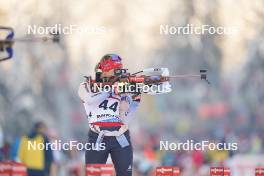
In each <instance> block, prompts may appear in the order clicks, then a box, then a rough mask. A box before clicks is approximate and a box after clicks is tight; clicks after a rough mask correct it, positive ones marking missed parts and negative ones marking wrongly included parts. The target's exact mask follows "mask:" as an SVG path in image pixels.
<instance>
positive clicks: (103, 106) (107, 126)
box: [78, 54, 140, 176]
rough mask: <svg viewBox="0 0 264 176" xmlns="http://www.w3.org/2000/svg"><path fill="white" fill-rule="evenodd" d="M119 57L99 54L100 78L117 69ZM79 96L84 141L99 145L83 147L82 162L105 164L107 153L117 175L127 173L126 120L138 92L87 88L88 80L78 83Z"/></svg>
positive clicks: (129, 162)
mask: <svg viewBox="0 0 264 176" xmlns="http://www.w3.org/2000/svg"><path fill="white" fill-rule="evenodd" d="M121 68H123V65H122V63H121V58H120V57H119V56H118V55H116V54H107V55H105V56H103V58H102V59H101V60H100V62H99V63H98V64H97V66H96V68H95V69H96V71H98V69H100V71H101V77H102V78H109V79H110V80H111V78H113V76H114V70H115V69H121ZM78 93H79V96H80V98H81V100H82V102H83V105H84V108H85V111H86V114H87V118H88V123H89V127H90V131H89V133H88V143H95V144H97V145H99V146H100V144H104V145H105V146H104V147H101V148H100V147H98V148H96V149H91V150H87V151H86V154H85V162H86V164H105V163H106V161H107V158H108V155H109V154H110V155H111V159H112V161H113V164H114V167H115V170H116V174H117V176H131V175H132V165H133V149H132V146H131V141H130V136H129V130H128V123H129V121H130V118H131V113H132V112H134V111H135V109H136V108H137V107H138V104H139V102H140V95H137V96H135V95H134V94H131V93H123V94H119V93H118V92H116V91H109V92H106V91H100V92H94V91H91V87H90V81H86V82H84V83H81V85H80V88H79V91H78Z"/></svg>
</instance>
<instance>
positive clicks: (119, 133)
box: [89, 124, 129, 151]
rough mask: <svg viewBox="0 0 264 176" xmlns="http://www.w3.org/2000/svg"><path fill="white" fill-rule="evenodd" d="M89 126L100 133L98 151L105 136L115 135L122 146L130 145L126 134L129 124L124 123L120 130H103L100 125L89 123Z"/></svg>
mask: <svg viewBox="0 0 264 176" xmlns="http://www.w3.org/2000/svg"><path fill="white" fill-rule="evenodd" d="M89 126H90V129H91V130H92V131H93V132H95V133H97V134H98V137H97V139H96V145H95V146H97V148H96V150H97V151H98V150H99V146H100V143H101V142H102V141H103V138H104V136H115V137H116V140H117V142H118V143H119V145H120V146H121V147H122V148H124V147H126V146H129V142H128V140H127V138H126V136H125V135H124V133H125V132H126V131H127V130H128V126H127V125H122V126H121V127H120V129H119V130H115V131H109V130H101V129H100V127H99V126H98V125H92V124H89Z"/></svg>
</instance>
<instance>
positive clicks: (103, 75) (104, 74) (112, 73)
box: [102, 69, 115, 78]
mask: <svg viewBox="0 0 264 176" xmlns="http://www.w3.org/2000/svg"><path fill="white" fill-rule="evenodd" d="M114 75H115V73H114V69H112V70H109V71H108V72H103V73H102V77H104V78H110V77H112V76H114Z"/></svg>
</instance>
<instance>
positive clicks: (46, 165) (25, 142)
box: [19, 122, 53, 176]
mask: <svg viewBox="0 0 264 176" xmlns="http://www.w3.org/2000/svg"><path fill="white" fill-rule="evenodd" d="M46 129H47V127H46V125H45V124H44V123H43V122H37V123H36V124H35V126H34V129H33V130H32V132H31V133H30V134H29V135H28V136H22V138H21V142H20V146H19V159H20V161H21V162H22V163H24V164H25V165H26V167H27V169H28V176H47V175H49V172H50V168H51V165H52V163H53V154H52V151H51V148H50V147H47V148H44V149H41V148H40V147H38V144H41V143H42V144H44V146H46V144H47V143H49V140H48V138H47V136H46V135H45V132H46ZM29 142H31V143H32V144H34V143H35V144H37V145H36V146H37V147H36V148H33V147H30V146H29ZM47 146H49V145H47Z"/></svg>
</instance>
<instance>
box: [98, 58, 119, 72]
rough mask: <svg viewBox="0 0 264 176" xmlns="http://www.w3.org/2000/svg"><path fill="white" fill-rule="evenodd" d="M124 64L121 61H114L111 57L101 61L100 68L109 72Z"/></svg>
mask: <svg viewBox="0 0 264 176" xmlns="http://www.w3.org/2000/svg"><path fill="white" fill-rule="evenodd" d="M122 67H123V65H122V63H121V62H120V61H112V60H111V59H107V60H104V61H102V62H100V63H99V66H98V68H99V69H101V70H102V71H103V72H108V71H110V70H112V69H117V68H122Z"/></svg>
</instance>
